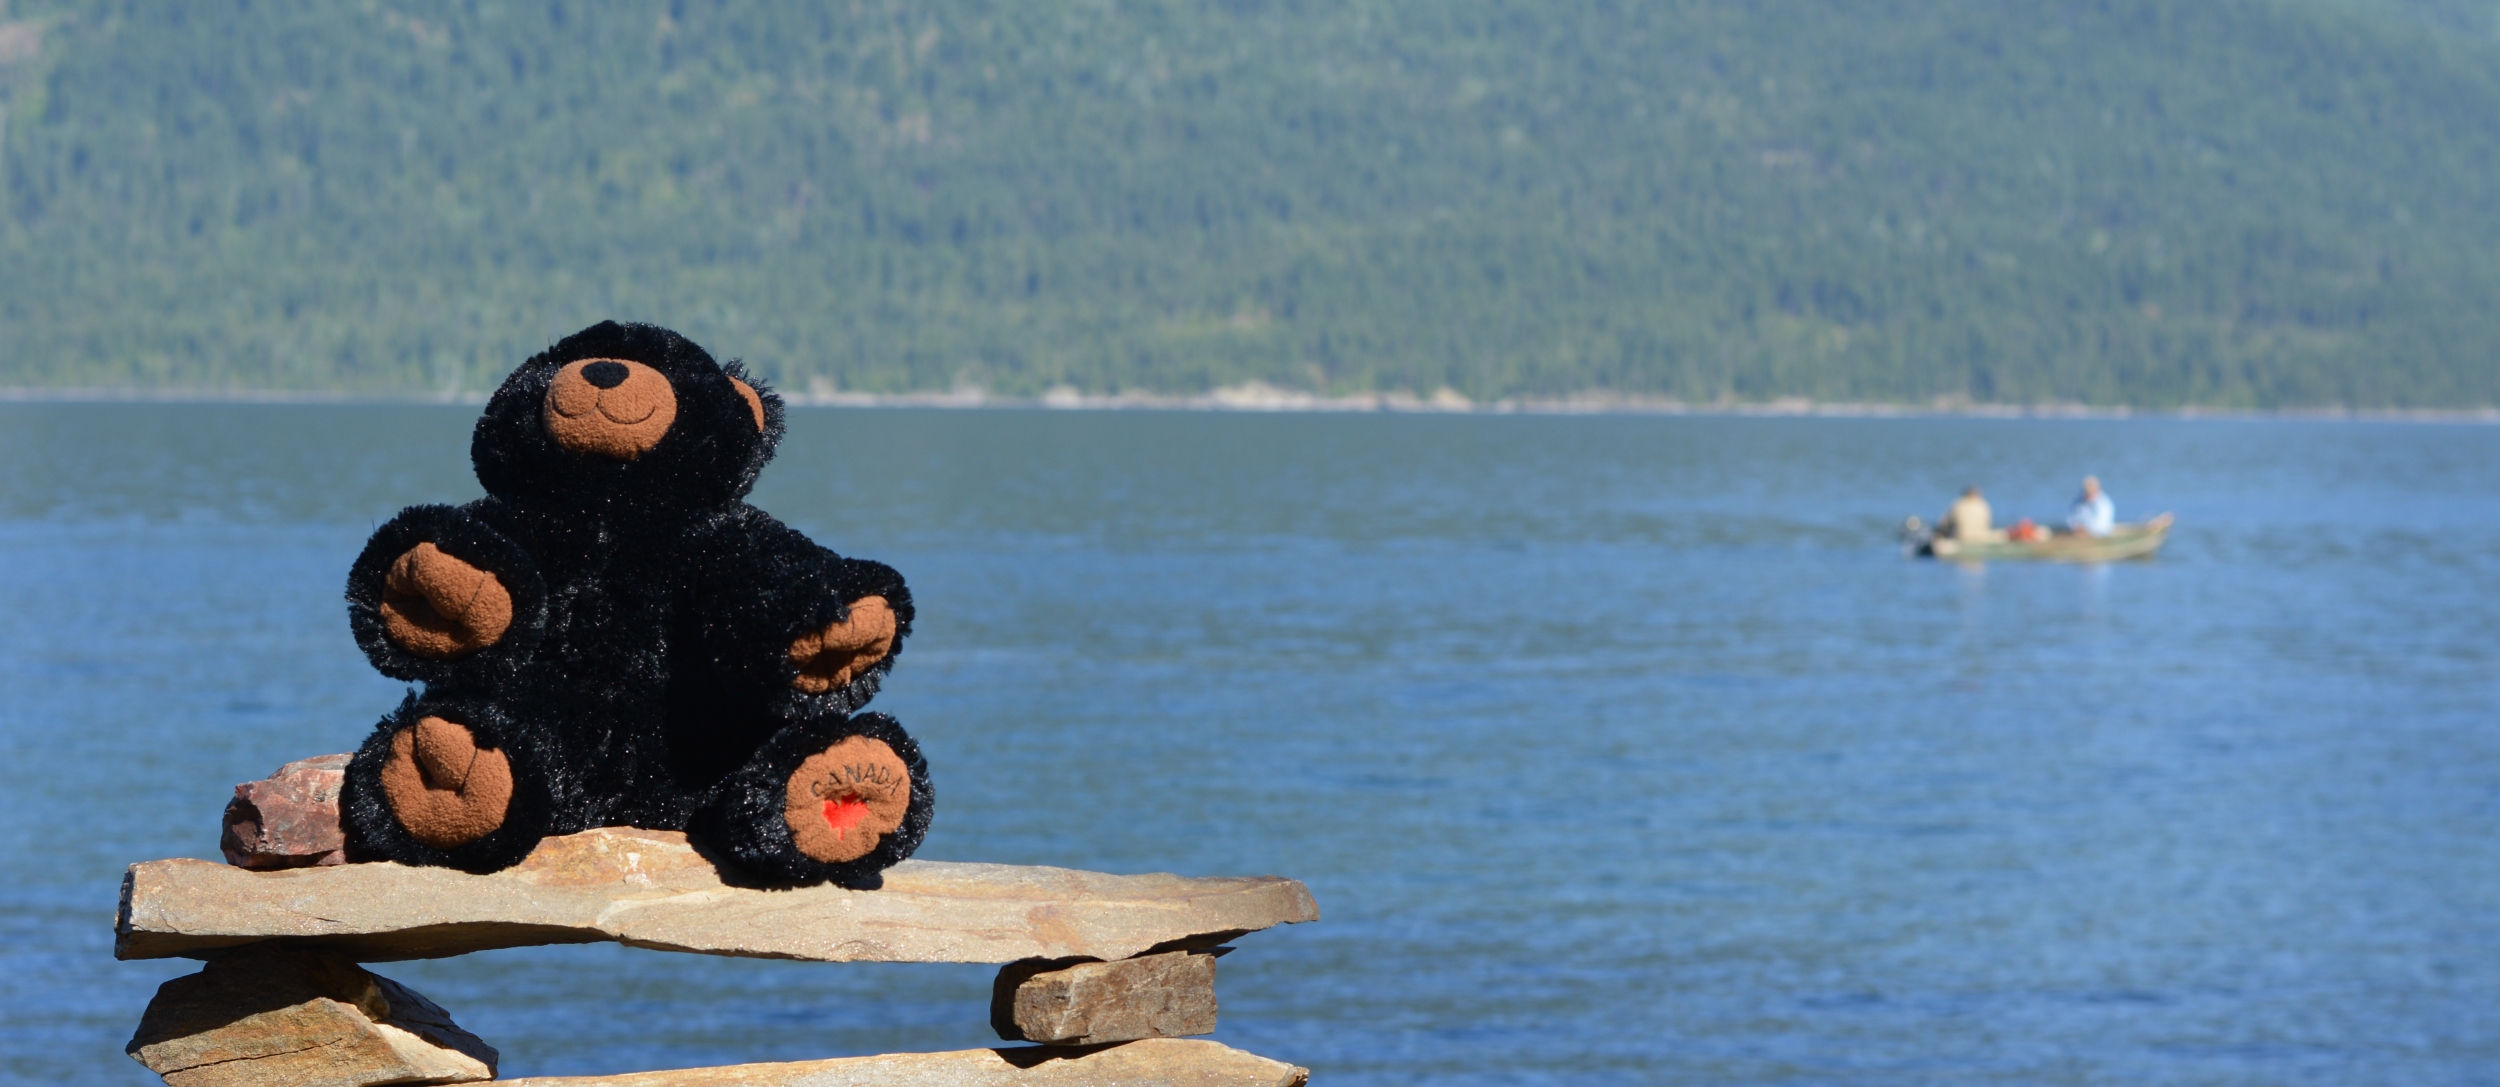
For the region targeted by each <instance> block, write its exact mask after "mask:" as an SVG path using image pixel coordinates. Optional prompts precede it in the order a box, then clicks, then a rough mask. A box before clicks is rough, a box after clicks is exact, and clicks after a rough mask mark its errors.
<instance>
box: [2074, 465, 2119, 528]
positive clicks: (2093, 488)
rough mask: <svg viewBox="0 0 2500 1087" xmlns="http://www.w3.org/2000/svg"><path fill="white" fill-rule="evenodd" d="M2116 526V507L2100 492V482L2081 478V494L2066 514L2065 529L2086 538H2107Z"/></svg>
mask: <svg viewBox="0 0 2500 1087" xmlns="http://www.w3.org/2000/svg"><path fill="white" fill-rule="evenodd" d="M2117 526H2118V507H2117V506H2116V505H2115V504H2113V503H2111V502H2110V500H2109V495H2108V494H2106V493H2104V492H2103V491H2102V490H2101V481H2100V480H2098V479H2095V478H2093V477H2091V476H2085V477H2083V494H2082V495H2080V496H2078V497H2077V498H2076V499H2075V508H2074V509H2072V510H2069V511H2068V512H2067V514H2066V527H2067V528H2070V529H2073V530H2074V531H2076V532H2080V533H2082V534H2084V535H2087V536H2107V535H2109V533H2110V530H2111V529H2113V528H2116V527H2117Z"/></svg>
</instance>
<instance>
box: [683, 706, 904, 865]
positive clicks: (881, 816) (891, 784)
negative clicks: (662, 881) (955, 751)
mask: <svg viewBox="0 0 2500 1087" xmlns="http://www.w3.org/2000/svg"><path fill="white" fill-rule="evenodd" d="M936 799H937V794H936V791H935V790H934V789H933V788H932V787H931V785H930V783H929V765H928V763H927V761H926V760H924V759H922V758H921V757H920V745H918V744H916V743H914V742H912V738H911V736H910V734H908V733H906V732H904V731H903V727H902V725H900V724H898V723H896V722H895V720H894V719H893V718H891V717H888V716H886V715H884V714H881V713H864V714H860V715H858V716H856V717H841V716H832V715H828V716H826V717H823V718H820V719H817V720H813V721H806V722H801V723H798V724H793V725H790V726H787V727H785V728H783V729H782V730H781V731H780V732H779V733H777V734H775V735H774V736H773V738H772V739H771V740H769V741H767V742H766V743H765V744H764V746H763V748H762V749H761V750H759V751H757V752H756V754H755V757H754V758H752V759H749V760H748V761H747V764H746V765H745V766H743V767H740V768H739V769H738V770H737V771H736V772H734V773H732V774H730V775H729V777H728V778H727V779H726V780H724V781H722V783H721V785H720V788H719V791H718V792H717V793H715V794H714V796H713V798H712V800H711V802H710V803H708V804H706V805H705V806H704V808H703V809H702V810H701V811H698V812H697V813H696V814H695V817H694V820H693V822H692V824H691V825H690V826H688V828H687V830H688V832H689V835H690V836H691V837H692V838H693V839H694V840H695V841H696V843H697V844H698V845H700V846H702V847H703V848H705V849H707V850H709V851H711V852H712V853H713V854H714V856H715V859H717V860H721V861H725V862H726V863H727V864H728V865H729V866H731V867H734V868H736V869H737V870H738V874H740V875H743V876H745V877H747V878H748V879H749V880H751V881H753V882H756V883H761V884H767V885H791V884H813V883H823V882H827V881H831V882H833V883H836V884H839V885H841V886H844V887H850V888H853V889H857V890H873V889H875V888H876V887H878V886H879V885H880V884H881V883H882V882H883V879H882V875H881V873H883V872H884V871H885V870H886V869H887V868H890V867H892V866H894V865H895V864H897V863H899V862H901V861H902V860H903V859H904V858H906V857H909V856H911V854H912V851H913V850H915V849H918V848H919V847H920V840H921V839H922V838H923V837H925V836H926V835H927V834H928V832H929V816H930V812H931V809H932V806H933V805H934V804H935V802H936Z"/></svg>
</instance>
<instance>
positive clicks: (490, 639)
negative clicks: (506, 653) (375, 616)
mask: <svg viewBox="0 0 2500 1087" xmlns="http://www.w3.org/2000/svg"><path fill="white" fill-rule="evenodd" d="M511 627H512V594H511V593H510V592H508V591H506V590H505V589H504V587H503V582H500V581H497V580H495V575H493V574H490V573H487V572H486V571H484V570H480V569H478V568H477V567H475V566H471V565H469V564H468V563H466V562H462V561H461V560H459V559H457V558H454V557H452V556H451V555H448V554H445V553H444V552H443V550H442V549H441V548H438V547H436V546H434V545H433V544H430V543H421V544H418V545H417V546H415V547H412V548H409V549H408V551H407V553H405V554H402V555H401V556H399V558H397V559H395V560H393V561H392V563H391V569H390V573H388V574H386V575H384V576H383V579H382V630H383V632H384V633H386V634H388V635H389V636H390V639H391V641H393V642H396V643H398V644H399V646H400V648H402V649H405V650H407V651H408V652H410V653H413V654H415V655H417V656H420V657H426V658H429V659H433V660H441V659H444V658H447V657H458V656H465V655H467V654H470V653H475V652H477V651H478V650H480V649H484V648H486V647H487V646H490V645H493V644H495V643H496V642H498V641H501V640H502V639H503V635H504V631H506V630H509V629H511Z"/></svg>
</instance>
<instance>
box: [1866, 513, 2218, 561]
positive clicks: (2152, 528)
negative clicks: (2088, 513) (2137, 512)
mask: <svg viewBox="0 0 2500 1087" xmlns="http://www.w3.org/2000/svg"><path fill="white" fill-rule="evenodd" d="M2170 522H2171V516H2170V515H2169V514H2167V513H2165V514H2162V515H2161V516H2159V517H2156V518H2153V519H2152V520H2150V521H2146V522H2144V523H2142V524H2122V525H2118V526H2115V527H2113V528H2111V529H2110V532H2109V535H2107V536H2087V535H2084V534H2083V533H2080V532H2060V533H2056V534H2054V535H2044V536H2041V537H2040V538H2038V539H2033V540H2014V539H2003V540H1988V541H1985V542H1980V543H1970V542H1965V541H1962V540H1946V539H1938V538H1936V534H1935V532H1934V531H1933V530H1931V529H1929V528H1927V527H1926V526H1925V525H1922V524H1920V523H1919V520H1918V518H1916V517H1912V518H1910V519H1909V520H1907V521H1904V522H1902V524H1901V540H1902V543H1903V544H1905V545H1907V546H1908V547H1909V549H1910V553H1911V554H1914V555H1918V556H1920V557H1922V558H1931V559H1951V560H1953V561H1954V562H1988V561H1991V560H1995V559H2042V560H2046V561H2049V562H2121V561H2124V560H2127V559H2142V558H2150V557H2152V554H2153V552H2155V551H2159V550H2161V545H2162V541H2163V540H2166V539H2169V538H2170Z"/></svg>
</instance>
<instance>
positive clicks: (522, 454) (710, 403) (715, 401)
mask: <svg viewBox="0 0 2500 1087" xmlns="http://www.w3.org/2000/svg"><path fill="white" fill-rule="evenodd" d="M781 433H782V408H781V398H780V397H778V396H775V395H773V393H772V390H770V389H769V388H766V387H765V386H764V385H763V383H762V382H760V381H758V380H757V379H755V378H752V377H749V376H747V374H746V372H745V371H744V370H743V369H742V368H741V367H740V366H739V365H738V364H737V363H735V362H732V363H730V364H729V365H727V366H722V365H721V364H719V363H717V362H714V361H713V360H712V356H711V355H710V354H709V353H707V352H705V351H704V350H703V349H702V348H701V347H698V346H696V345H695V344H694V342H693V341H691V340H688V339H686V338H685V337H683V336H680V335H678V334H676V333H674V332H671V331H669V330H667V329H665V328H660V327H658V326H656V325H641V324H619V323H617V322H614V321H603V322H601V323H599V324H596V325H592V326H591V327H589V328H586V329H583V330H582V331H580V332H576V333H574V334H573V335H570V336H567V337H565V338H564V340H563V341H562V342H560V343H558V344H556V345H555V346H554V347H550V348H548V349H547V350H546V351H544V352H542V353H540V354H539V355H538V356H536V357H534V358H532V359H530V360H529V361H528V362H525V363H522V364H521V367H520V369H517V370H514V371H513V372H512V376H510V377H507V378H505V379H504V383H503V386H502V387H501V388H499V389H497V390H495V395H494V397H493V399H491V400H489V401H487V404H486V411H485V413H484V414H482V415H481V416H479V417H478V421H477V433H476V435H475V437H474V438H472V439H471V441H470V444H469V459H470V462H471V463H472V464H473V465H474V466H475V467H476V469H477V479H478V482H479V483H480V484H483V485H484V486H485V488H486V493H488V494H491V495H494V496H495V497H497V498H501V499H504V500H505V501H508V502H514V503H520V504H526V505H533V506H542V507H554V508H563V509H580V510H585V511H613V512H624V511H626V510H631V511H633V512H635V513H637V514H642V515H649V514H655V513H661V512H677V513H681V514H682V513H692V512H698V511H701V510H706V509H716V508H719V507H721V506H725V505H727V504H729V503H732V502H736V501H738V500H739V499H741V498H743V497H745V496H746V493H747V491H748V489H749V488H752V487H753V486H754V485H755V476H756V473H757V472H760V471H762V470H763V468H764V463H765V462H766V461H769V460H771V459H772V455H773V448H774V447H775V446H776V445H778V444H779V443H780V441H781Z"/></svg>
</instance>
